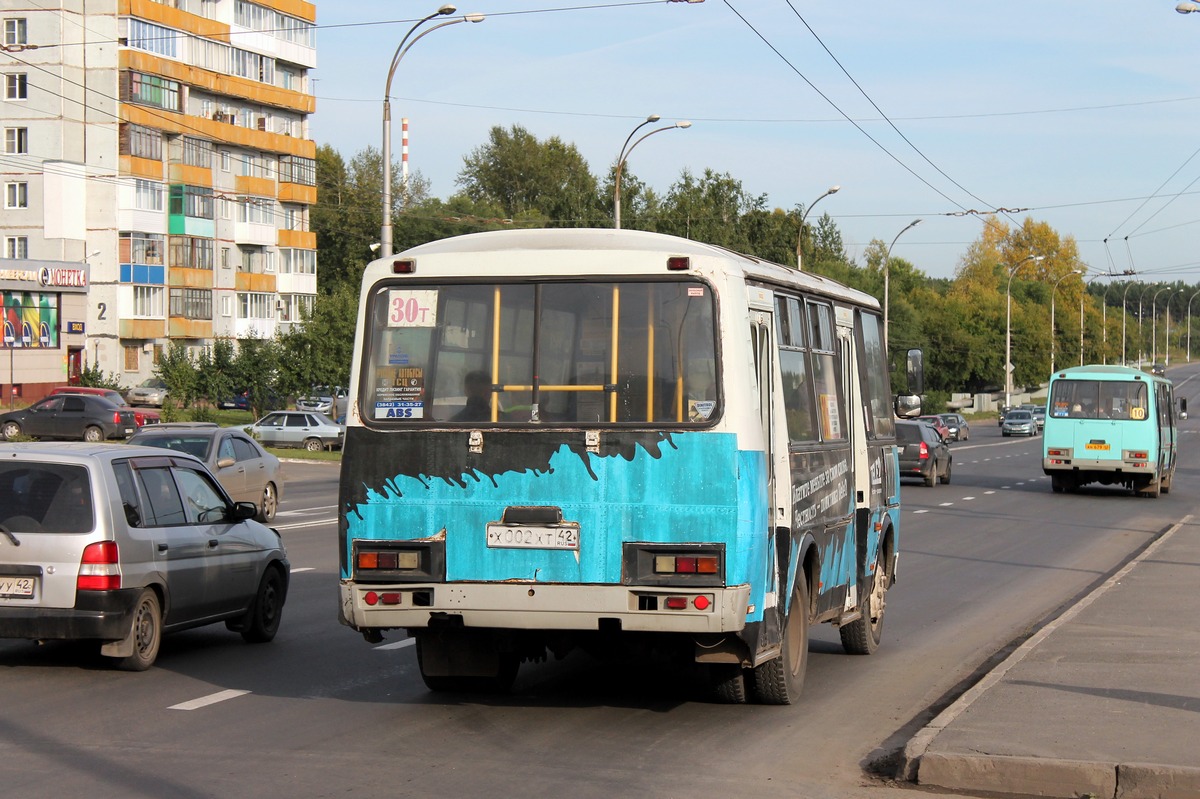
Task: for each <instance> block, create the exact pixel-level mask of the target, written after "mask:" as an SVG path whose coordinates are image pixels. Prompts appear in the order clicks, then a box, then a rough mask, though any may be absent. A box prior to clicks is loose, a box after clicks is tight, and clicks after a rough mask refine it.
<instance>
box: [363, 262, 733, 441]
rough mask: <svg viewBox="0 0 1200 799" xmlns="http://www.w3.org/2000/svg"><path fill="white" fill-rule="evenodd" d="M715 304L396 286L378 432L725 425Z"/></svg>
mask: <svg viewBox="0 0 1200 799" xmlns="http://www.w3.org/2000/svg"><path fill="white" fill-rule="evenodd" d="M714 318H715V310H714V304H713V297H712V291H711V290H710V289H709V288H708V286H707V285H705V284H703V283H700V282H698V281H694V280H678V281H658V282H543V283H530V282H528V281H525V282H521V283H487V284H480V283H473V284H467V283H457V284H450V285H446V284H442V285H419V284H413V283H408V282H405V283H403V284H394V283H393V284H382V285H380V286H379V287H377V288H376V290H375V293H374V296H373V299H372V302H371V306H370V309H369V313H368V319H367V324H368V325H369V326H370V328H371V330H370V336H369V339H368V340H369V351H368V352H367V353H366V358H367V361H366V363H365V364H364V372H363V383H364V385H363V386H362V387H361V389H362V396H363V398H364V400H365V402H364V404H363V406H362V416H363V421H364V422H365V423H367V424H372V425H375V424H381V425H387V424H391V423H397V424H411V423H418V424H419V423H427V424H428V423H436V424H444V423H449V424H465V425H479V424H555V423H562V424H621V423H626V424H648V423H653V424H683V425H688V424H692V425H700V424H705V423H707V422H708V421H710V420H714V419H715V418H716V415H717V411H718V400H719V397H718V394H717V386H718V384H719V383H718V377H719V375H718V372H717V365H716V326H715V321H714Z"/></svg>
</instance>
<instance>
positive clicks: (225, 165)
mask: <svg viewBox="0 0 1200 799" xmlns="http://www.w3.org/2000/svg"><path fill="white" fill-rule="evenodd" d="M221 171H222V172H228V171H229V151H228V150H222V151H221Z"/></svg>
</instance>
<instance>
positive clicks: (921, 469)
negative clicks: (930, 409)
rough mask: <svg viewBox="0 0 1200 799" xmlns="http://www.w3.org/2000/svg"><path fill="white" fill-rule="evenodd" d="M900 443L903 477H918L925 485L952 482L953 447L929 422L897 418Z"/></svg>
mask: <svg viewBox="0 0 1200 799" xmlns="http://www.w3.org/2000/svg"><path fill="white" fill-rule="evenodd" d="M896 438H897V439H898V442H897V443H898V444H899V445H900V453H899V455H900V457H899V460H900V477H919V478H920V479H921V480H923V481H924V482H925V485H927V486H932V485H934V483H935V482H941V483H949V482H950V464H951V461H952V460H953V456H952V455H951V454H950V447H949V446H947V445H946V442H945V441H944V440H942V437H941V436H939V435H938V434H937V431H936V430H934V429H933V428H932V427H931V426H930V425H927V424H925V423H923V422H908V421H897V422H896Z"/></svg>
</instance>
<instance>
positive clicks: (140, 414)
mask: <svg viewBox="0 0 1200 799" xmlns="http://www.w3.org/2000/svg"><path fill="white" fill-rule="evenodd" d="M50 393H51V394H93V395H95V396H98V397H104V398H106V399H108V400H110V401H111V402H112V403H113V404H114V405H117V406H120V408H121V409H122V410H124V409H128V410H131V411H133V418H134V420H135V421H136V422H137V426H138V427H145V426H146V425H148V424H158V423H159V422H161V421H162V417H161V416H160V415H159V413H158V411H148V410H146V409H145V408H130V407H129V403H128V402H126V401H125V398H124V397H122V396H121V392H119V391H113V390H112V389H111V388H94V387H92V386H56V387H54V388H52V389H50Z"/></svg>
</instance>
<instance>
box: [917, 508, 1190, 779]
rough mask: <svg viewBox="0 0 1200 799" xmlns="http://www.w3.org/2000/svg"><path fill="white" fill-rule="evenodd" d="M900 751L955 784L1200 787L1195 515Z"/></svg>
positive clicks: (930, 774)
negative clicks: (903, 751)
mask: <svg viewBox="0 0 1200 799" xmlns="http://www.w3.org/2000/svg"><path fill="white" fill-rule="evenodd" d="M905 758H906V764H905V766H906V769H907V772H908V773H907V776H908V777H909V778H912V779H915V781H916V782H917V783H919V784H920V785H922V786H926V787H931V788H939V789H944V790H949V791H961V792H977V793H983V792H995V793H999V794H1010V795H1018V796H1051V797H1089V798H1091V797H1095V799H1142V798H1143V797H1154V799H1185V798H1186V799H1197V797H1200V520H1195V519H1192V518H1191V517H1188V518H1186V519H1185V520H1184V522H1183V523H1182V524H1180V525H1176V526H1174V527H1172V528H1171V529H1170V530H1168V531H1167V532H1166V533H1164V534H1163V536H1162V537H1160V538H1159V539H1158V540H1157V541H1156V542H1155V543H1154V544H1152V545H1151V546H1150V547H1149V548H1148V549H1147V550H1146V551H1145V552H1143V553H1142V554H1141V555H1140V556H1139V557H1138V558H1137V559H1136V560H1134V561H1133V562H1131V563H1130V564H1128V565H1127V566H1126V567H1125V568H1123V569H1122V570H1121V571H1120V572H1118V573H1117V574H1116V575H1114V576H1113V577H1112V578H1111V579H1109V580H1108V581H1107V582H1105V583H1104V585H1102V586H1101V587H1100V588H1098V589H1097V590H1096V591H1094V592H1093V593H1092V594H1090V595H1088V596H1087V597H1086V598H1085V599H1083V600H1082V601H1081V602H1080V603H1079V604H1077V605H1076V606H1075V607H1073V608H1072V609H1071V610H1069V611H1068V612H1067V613H1065V614H1063V616H1062V617H1060V618H1059V619H1057V620H1056V621H1055V622H1053V623H1051V624H1050V625H1048V626H1047V627H1045V628H1043V629H1042V630H1040V631H1039V632H1038V633H1037V634H1036V635H1034V636H1033V637H1031V638H1030V639H1029V640H1028V641H1026V642H1025V643H1024V644H1022V646H1021V647H1020V648H1018V649H1017V650H1016V651H1015V652H1014V653H1013V654H1012V655H1011V656H1010V657H1009V658H1008V659H1006V660H1005V661H1004V662H1003V663H1002V664H1001V665H1000V666H999V667H997V668H996V669H995V670H993V671H992V672H991V673H989V674H988V675H987V676H986V677H985V678H984V679H983V680H982V681H981V682H980V683H979V684H978V685H976V686H975V687H973V688H972V689H971V690H969V691H967V693H965V694H964V695H963V696H962V697H961V698H960V699H959V700H958V701H956V702H955V703H954V704H952V705H951V706H950V707H948V708H947V709H946V710H945V711H943V712H942V713H941V714H940V715H939V716H938V717H937V718H935V719H934V720H933V721H932V722H931V723H930V724H929V725H928V726H927V727H925V729H923V730H922V731H921V732H920V733H918V734H917V735H916V736H914V737H913V739H912V740H911V741H910V742H909V744H908V746H907V747H906V749H905Z"/></svg>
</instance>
